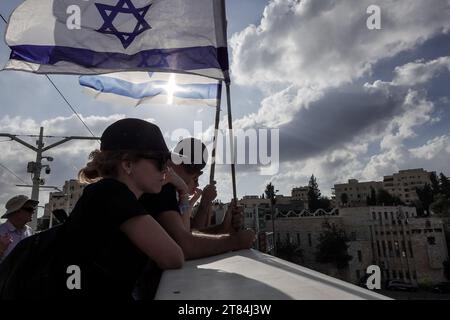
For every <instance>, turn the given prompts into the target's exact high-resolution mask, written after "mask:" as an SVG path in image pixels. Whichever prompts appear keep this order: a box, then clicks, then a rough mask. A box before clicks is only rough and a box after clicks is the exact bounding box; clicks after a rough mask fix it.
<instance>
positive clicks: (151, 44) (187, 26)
mask: <svg viewBox="0 0 450 320" xmlns="http://www.w3.org/2000/svg"><path fill="white" fill-rule="evenodd" d="M6 43H7V44H8V46H9V47H10V48H11V50H12V52H11V57H10V60H9V62H8V63H7V65H6V66H5V69H13V70H22V71H31V72H35V73H65V74H103V73H113V72H120V71H145V72H172V73H189V74H197V75H200V76H206V77H211V78H215V79H219V80H225V81H228V80H229V77H228V52H227V42H226V20H225V3H224V0H26V1H25V2H24V3H22V4H21V5H19V6H18V7H17V8H16V9H15V11H14V12H13V14H12V15H11V18H10V21H9V24H8V28H7V31H6Z"/></svg>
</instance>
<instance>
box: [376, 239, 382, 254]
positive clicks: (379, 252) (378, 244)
mask: <svg viewBox="0 0 450 320" xmlns="http://www.w3.org/2000/svg"><path fill="white" fill-rule="evenodd" d="M377 251H378V256H379V257H381V250H380V241H378V240H377Z"/></svg>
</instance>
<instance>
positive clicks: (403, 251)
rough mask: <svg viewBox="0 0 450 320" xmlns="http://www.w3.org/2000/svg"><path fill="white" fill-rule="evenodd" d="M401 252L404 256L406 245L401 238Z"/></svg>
mask: <svg viewBox="0 0 450 320" xmlns="http://www.w3.org/2000/svg"><path fill="white" fill-rule="evenodd" d="M402 253H403V257H405V258H406V245H405V241H404V240H402Z"/></svg>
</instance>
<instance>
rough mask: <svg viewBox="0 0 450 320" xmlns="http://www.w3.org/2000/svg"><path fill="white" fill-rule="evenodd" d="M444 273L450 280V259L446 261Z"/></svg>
mask: <svg viewBox="0 0 450 320" xmlns="http://www.w3.org/2000/svg"><path fill="white" fill-rule="evenodd" d="M443 264H444V275H445V277H446V278H447V280H450V260H448V259H447V260H445V261H444V263H443Z"/></svg>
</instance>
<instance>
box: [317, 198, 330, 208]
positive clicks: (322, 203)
mask: <svg viewBox="0 0 450 320" xmlns="http://www.w3.org/2000/svg"><path fill="white" fill-rule="evenodd" d="M319 209H323V210H325V211H329V210H331V200H330V198H328V197H320V199H319Z"/></svg>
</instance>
